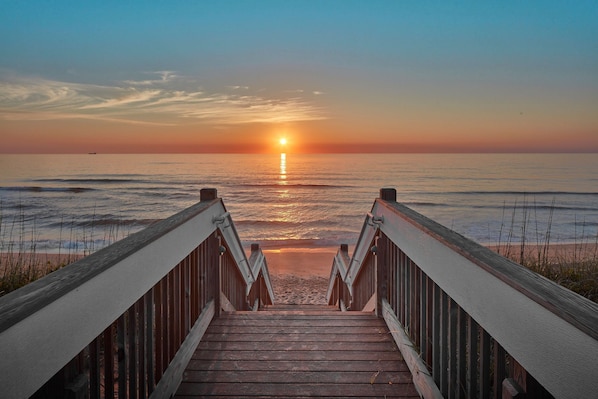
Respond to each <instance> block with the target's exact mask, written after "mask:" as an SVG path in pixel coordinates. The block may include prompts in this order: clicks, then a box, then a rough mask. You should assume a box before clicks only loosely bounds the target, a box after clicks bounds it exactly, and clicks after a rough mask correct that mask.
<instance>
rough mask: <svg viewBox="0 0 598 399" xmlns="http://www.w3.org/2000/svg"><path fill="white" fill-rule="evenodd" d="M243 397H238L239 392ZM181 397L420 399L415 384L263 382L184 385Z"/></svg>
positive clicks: (180, 393)
mask: <svg viewBox="0 0 598 399" xmlns="http://www.w3.org/2000/svg"><path fill="white" fill-rule="evenodd" d="M241 392H242V393H243V394H242V396H239V394H240V393H241ZM179 395H181V396H185V395H186V396H193V397H198V396H199V397H203V396H209V395H213V396H237V397H245V398H246V397H252V396H262V397H264V396H273V397H292V398H295V397H298V396H306V397H318V396H320V397H322V396H324V397H343V398H350V397H389V396H394V397H401V398H419V395H418V394H417V391H416V390H415V388H414V387H413V385H412V384H369V383H366V384H344V385H338V384H289V383H278V384H260V383H240V384H229V383H210V384H206V383H185V384H182V385H181V387H180V390H179V391H178V392H177V397H180V396H179Z"/></svg>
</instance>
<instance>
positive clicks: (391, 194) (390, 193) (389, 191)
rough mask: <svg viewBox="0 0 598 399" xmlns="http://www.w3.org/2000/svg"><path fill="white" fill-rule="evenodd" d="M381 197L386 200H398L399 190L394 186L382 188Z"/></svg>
mask: <svg viewBox="0 0 598 399" xmlns="http://www.w3.org/2000/svg"><path fill="white" fill-rule="evenodd" d="M380 199H382V200H384V201H392V202H396V201H397V190H396V189H394V188H381V189H380Z"/></svg>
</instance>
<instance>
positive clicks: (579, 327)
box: [328, 189, 598, 398]
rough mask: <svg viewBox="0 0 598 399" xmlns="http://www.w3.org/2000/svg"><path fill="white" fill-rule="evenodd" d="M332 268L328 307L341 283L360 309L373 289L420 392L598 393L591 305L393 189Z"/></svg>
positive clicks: (596, 321)
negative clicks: (404, 201) (345, 262)
mask: <svg viewBox="0 0 598 399" xmlns="http://www.w3.org/2000/svg"><path fill="white" fill-rule="evenodd" d="M372 230H375V232H372ZM368 249H370V250H373V252H375V254H376V256H375V262H373V261H372V258H373V256H369V255H366V253H367V250H368ZM340 269H342V268H339V267H338V266H336V261H335V264H333V275H332V276H331V281H330V287H334V288H331V289H329V295H328V298H329V303H330V304H335V303H336V302H337V301H338V294H336V292H341V291H342V289H341V288H340V287H338V285H339V281H342V282H343V284H344V285H345V286H346V291H347V292H349V293H350V294H351V301H352V304H353V306H352V309H354V310H361V309H363V307H362V305H363V303H364V298H367V297H369V296H370V295H371V294H370V293H371V287H372V285H374V286H375V291H376V296H377V306H376V311H377V313H378V314H379V315H380V316H381V317H384V318H385V320H386V322H387V324H388V325H389V328H390V330H391V332H392V334H393V336H394V337H395V340H396V341H397V344H398V345H399V348H400V349H401V351H402V352H403V355H404V356H405V358H406V360H407V362H408V364H409V366H410V368H411V371H412V374H413V376H414V381H415V382H416V385H417V386H418V389H419V391H420V393H422V395H423V396H424V397H440V396H444V397H447V398H506V397H519V396H518V395H523V394H526V395H527V397H552V396H554V397H571V398H577V397H591V396H592V395H594V394H595V392H598V378H596V368H595V359H596V358H597V357H598V305H596V304H595V303H593V302H591V301H589V300H587V299H585V298H582V297H581V296H579V295H577V294H575V293H573V292H571V291H569V290H567V289H565V288H563V287H561V286H559V285H557V284H555V283H553V282H551V281H549V280H547V279H545V278H543V277H540V276H538V275H537V274H535V273H533V272H531V271H529V270H528V269H526V268H524V267H522V266H520V265H518V264H515V263H513V262H511V261H509V260H507V259H505V258H503V257H501V256H499V255H498V254H495V253H493V252H492V251H490V250H488V249H487V248H484V247H482V246H480V245H478V244H476V243H474V242H472V241H470V240H468V239H466V238H464V237H463V236H460V235H459V234H457V233H455V232H453V231H451V230H449V229H447V228H445V227H444V226H441V225H439V224H437V223H435V222H434V221H432V220H430V219H428V218H426V217H424V216H422V215H420V214H418V213H417V212H414V211H413V210H411V209H409V208H407V207H405V206H403V205H401V204H399V203H397V202H396V191H395V190H393V189H382V190H381V193H380V198H379V199H377V200H376V202H375V203H374V207H373V208H372V211H371V214H369V215H368V216H367V217H366V221H365V223H364V229H363V230H362V234H361V236H360V239H359V241H358V244H357V246H356V248H355V254H354V255H353V258H352V259H351V262H350V267H349V270H347V271H346V273H345V275H344V276H343V275H342V273H340V272H339V270H340ZM372 270H375V272H372ZM362 279H363V280H367V281H368V282H367V283H366V282H362V281H361V280H362Z"/></svg>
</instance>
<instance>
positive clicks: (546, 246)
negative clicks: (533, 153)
mask: <svg viewBox="0 0 598 399" xmlns="http://www.w3.org/2000/svg"><path fill="white" fill-rule="evenodd" d="M504 209H506V207H505V208H504ZM554 209H555V206H554V200H553V202H552V206H551V207H550V208H549V212H548V216H547V220H546V221H544V223H540V222H539V221H538V217H537V206H536V204H535V202H533V201H532V202H530V201H528V200H527V198H524V201H523V202H522V203H521V204H518V203H517V202H516V203H515V204H514V205H513V207H512V212H511V216H510V223H508V224H505V222H504V220H505V215H506V214H507V212H506V211H505V210H503V223H502V225H501V229H500V234H499V242H498V244H497V245H496V246H493V248H494V249H495V250H496V252H498V253H499V254H501V255H503V256H505V257H506V258H509V259H511V260H512V261H514V262H517V263H519V264H521V265H523V266H525V267H527V268H529V269H530V270H532V271H534V272H536V273H538V274H540V275H542V276H544V277H546V278H548V279H550V280H552V281H554V282H556V283H557V284H559V285H562V286H563V287H565V288H567V289H570V290H571V291H574V292H576V293H578V294H579V295H581V296H584V297H586V298H588V299H590V300H591V301H594V302H597V303H598V233H597V234H596V235H590V234H587V229H586V223H585V221H581V222H580V221H578V220H575V221H574V224H575V237H574V240H573V242H569V243H566V244H564V243H558V244H554V243H553V241H552V239H553V232H552V219H553V216H554ZM517 215H519V216H517ZM541 225H543V226H545V228H544V229H541V228H540V227H539V226H541ZM503 232H504V233H505V235H506V239H505V241H501V238H502V237H503ZM530 235H531V236H532V239H531V240H530V239H529V237H530ZM515 237H517V239H515Z"/></svg>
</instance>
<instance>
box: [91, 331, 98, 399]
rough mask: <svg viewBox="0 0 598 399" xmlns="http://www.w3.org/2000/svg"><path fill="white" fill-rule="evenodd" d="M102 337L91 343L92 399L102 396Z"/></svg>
mask: <svg viewBox="0 0 598 399" xmlns="http://www.w3.org/2000/svg"><path fill="white" fill-rule="evenodd" d="M100 358H101V353H100V337H98V338H96V339H94V340H93V341H92V343H91V344H89V390H90V391H89V396H90V398H91V399H96V398H100V395H101V394H100V381H101V371H100V367H101V364H100Z"/></svg>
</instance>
